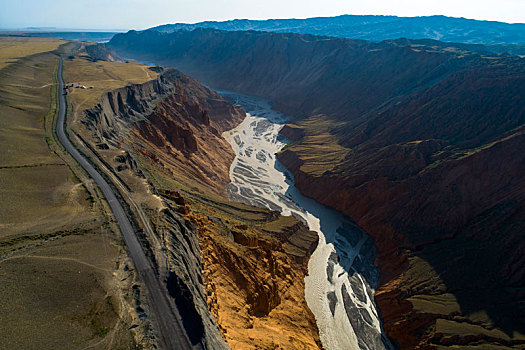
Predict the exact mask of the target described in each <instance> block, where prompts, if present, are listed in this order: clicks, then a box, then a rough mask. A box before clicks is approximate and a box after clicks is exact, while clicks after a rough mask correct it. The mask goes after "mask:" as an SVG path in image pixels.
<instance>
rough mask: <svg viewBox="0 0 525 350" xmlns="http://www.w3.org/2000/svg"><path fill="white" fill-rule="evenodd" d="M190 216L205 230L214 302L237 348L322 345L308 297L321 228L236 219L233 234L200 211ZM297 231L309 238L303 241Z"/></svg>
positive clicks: (205, 267) (204, 247)
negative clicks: (271, 226)
mask: <svg viewBox="0 0 525 350" xmlns="http://www.w3.org/2000/svg"><path fill="white" fill-rule="evenodd" d="M187 217H188V219H189V220H191V221H192V222H195V224H196V225H197V228H198V229H199V233H200V245H201V251H202V257H203V274H204V283H205V285H206V289H207V291H208V305H209V307H210V309H211V310H212V313H213V315H214V316H215V319H216V320H217V322H218V324H219V325H220V329H221V332H222V333H223V336H224V337H225V339H226V340H227V341H228V344H229V345H230V346H231V347H232V348H233V349H260V348H264V349H266V348H289V349H297V348H300V349H318V348H320V347H321V343H320V339H319V334H318V330H317V326H316V323H315V319H314V316H313V314H312V313H311V311H310V310H309V308H308V306H307V305H306V301H305V298H304V276H305V274H306V273H307V262H308V258H309V256H310V254H311V253H312V252H313V250H314V249H315V247H316V245H317V239H318V237H317V234H316V233H315V232H312V231H309V230H308V229H307V228H306V227H305V225H304V224H302V223H299V222H296V223H293V224H291V226H287V225H284V226H283V227H282V230H279V231H278V232H275V231H266V230H261V229H260V228H257V227H251V228H249V227H248V226H247V225H244V224H236V225H234V226H233V227H232V228H231V231H230V232H231V236H230V235H224V234H220V231H221V227H220V226H219V225H218V224H217V223H215V222H214V221H212V220H211V219H210V218H208V217H206V216H204V215H202V214H200V213H198V212H195V211H192V212H190V213H189V214H188V216H187ZM278 219H279V218H278V217H277V218H273V220H271V221H270V223H271V222H272V221H275V220H278ZM294 235H301V238H302V241H304V242H308V243H306V244H303V245H298V244H297V241H298V239H297V237H294ZM289 246H293V247H294V248H295V249H294V250H291V249H290V248H289Z"/></svg>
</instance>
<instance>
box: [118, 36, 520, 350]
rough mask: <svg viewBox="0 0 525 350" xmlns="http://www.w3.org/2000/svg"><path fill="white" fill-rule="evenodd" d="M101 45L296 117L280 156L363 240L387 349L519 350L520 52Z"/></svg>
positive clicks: (276, 42)
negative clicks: (375, 276)
mask: <svg viewBox="0 0 525 350" xmlns="http://www.w3.org/2000/svg"><path fill="white" fill-rule="evenodd" d="M109 45H110V46H111V47H112V48H113V49H114V50H116V52H117V53H118V54H120V55H122V56H124V57H133V58H136V59H140V60H146V61H149V62H155V63H157V64H162V65H166V66H172V67H176V68H178V69H180V70H182V71H184V72H186V73H188V74H190V75H192V76H194V77H196V78H197V79H199V80H201V81H203V82H205V83H207V84H209V85H210V86H213V87H214V88H220V89H227V90H231V91H236V92H239V93H243V94H249V95H254V96H260V97H263V98H266V99H270V100H272V101H275V105H274V106H273V108H274V109H276V110H278V111H280V112H283V113H285V114H288V115H290V116H292V117H293V118H294V119H293V120H292V121H290V122H289V124H290V125H288V126H287V127H286V128H284V129H283V134H285V135H286V136H287V137H289V138H291V139H292V143H291V144H290V145H288V146H287V147H286V148H285V149H284V150H283V151H282V152H280V153H279V154H278V159H279V161H281V162H282V164H283V165H284V166H285V167H286V168H287V169H288V170H290V171H291V172H292V173H293V176H294V179H295V185H296V186H297V188H298V189H299V190H300V191H301V192H302V193H303V194H305V195H306V196H308V197H311V198H313V199H315V200H317V201H319V202H320V203H323V204H326V205H328V206H331V207H333V208H336V209H338V210H340V211H341V212H343V213H344V214H346V215H348V216H349V217H350V218H352V219H353V220H354V221H355V222H356V223H357V224H358V225H359V226H360V227H362V228H363V229H364V230H365V231H366V232H367V233H368V234H369V235H370V236H372V237H373V238H374V240H375V243H376V245H377V249H378V255H377V258H376V263H377V265H378V267H379V269H380V277H381V279H380V284H379V287H378V289H377V291H376V294H375V298H376V302H377V304H378V306H379V309H380V310H381V313H382V318H383V321H384V328H385V331H386V334H387V335H388V337H389V338H390V339H391V340H393V341H394V342H395V343H396V344H397V345H398V346H400V347H401V348H436V347H441V348H443V347H448V346H456V347H458V346H460V347H461V346H464V347H468V346H482V347H483V346H485V347H490V348H497V347H503V348H505V347H506V348H520V347H521V346H523V344H524V343H525V336H524V334H525V331H524V329H525V327H524V324H523V320H522V318H521V317H520V315H523V314H524V311H525V310H523V304H522V302H521V301H522V300H523V292H524V289H523V285H524V279H525V276H524V274H523V271H524V265H525V261H524V258H523V257H524V256H525V255H524V254H523V252H524V249H525V246H524V239H523V232H524V221H523V217H525V216H524V215H523V214H524V213H523V206H524V204H525V203H524V200H523V198H524V197H525V196H524V193H523V191H524V189H525V186H524V182H523V181H524V180H523V176H522V174H523V173H525V169H524V164H525V162H524V159H523V152H521V151H520V150H521V149H522V148H523V141H524V138H523V131H524V126H523V125H524V124H525V103H524V101H523V97H524V96H523V93H522V92H523V91H525V61H524V60H523V59H522V58H520V57H518V56H512V55H493V54H487V53H486V52H481V51H480V50H478V49H475V50H474V49H473V50H472V51H471V50H469V47H468V46H462V45H456V44H443V43H440V42H433V41H428V40H427V41H417V40H416V41H411V40H394V41H385V42H381V43H371V42H366V41H360V40H349V39H340V38H327V37H316V36H312V35H298V34H275V33H262V32H223V31H218V30H209V29H195V30H194V31H191V32H189V31H180V32H173V33H160V32H157V31H155V30H148V31H144V32H135V31H131V32H128V33H127V34H119V35H116V36H115V37H114V38H113V39H112V40H111V42H110V43H109ZM495 300H497V302H495Z"/></svg>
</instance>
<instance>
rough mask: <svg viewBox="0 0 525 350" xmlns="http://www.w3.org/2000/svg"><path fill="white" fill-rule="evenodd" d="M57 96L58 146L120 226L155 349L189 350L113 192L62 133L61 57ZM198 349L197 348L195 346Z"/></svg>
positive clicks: (173, 309)
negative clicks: (85, 176)
mask: <svg viewBox="0 0 525 350" xmlns="http://www.w3.org/2000/svg"><path fill="white" fill-rule="evenodd" d="M58 86H59V88H58V93H59V105H58V107H59V111H58V120H57V125H56V135H57V137H58V140H59V141H60V143H61V144H62V146H63V147H64V148H65V149H66V151H67V152H68V153H69V154H71V156H72V157H73V158H74V159H75V160H76V161H77V162H78V164H80V166H81V167H82V168H84V170H85V171H86V172H87V173H88V174H89V176H91V178H92V179H93V180H94V181H95V183H96V184H97V185H98V187H99V188H100V190H101V191H102V193H103V194H104V197H106V200H107V202H108V203H109V206H110V207H111V211H112V212H113V215H114V216H115V219H116V220H117V222H118V225H119V226H120V231H121V232H122V235H123V236H124V241H125V242H126V245H127V247H128V254H129V256H130V257H131V259H132V260H133V264H134V265H135V270H136V271H137V272H138V275H139V278H140V279H141V280H142V282H143V283H144V286H145V288H146V294H147V297H148V304H149V306H150V310H151V313H152V315H151V316H152V319H153V321H154V324H155V325H156V326H157V327H156V328H157V333H158V337H159V339H158V341H159V346H161V347H162V348H164V349H167V350H171V349H177V350H178V349H181V350H184V349H193V346H192V345H191V343H190V341H189V339H188V337H187V335H186V332H185V331H184V328H183V327H182V320H181V318H180V315H179V313H178V311H177V309H176V307H175V306H174V304H173V302H172V301H171V300H170V299H171V298H170V296H169V295H168V292H167V288H166V286H165V282H163V281H160V280H159V278H158V276H157V274H156V272H155V270H154V269H153V267H152V265H151V263H150V261H149V260H148V258H147V257H146V254H145V253H144V250H143V249H142V246H141V245H140V242H139V240H138V239H137V236H136V234H135V230H134V229H133V226H132V225H131V222H130V220H129V218H128V216H127V215H126V212H125V211H124V208H123V207H122V205H121V204H120V202H119V200H118V199H117V196H116V195H115V193H114V192H113V189H112V188H111V186H110V185H109V184H108V182H107V181H106V180H105V179H104V177H103V176H102V175H101V174H100V173H99V172H98V171H97V170H96V168H95V167H94V166H93V165H92V164H91V163H90V162H89V161H88V160H87V159H86V158H85V157H84V156H83V155H82V154H81V153H80V152H79V151H78V150H77V149H76V148H75V147H74V146H73V144H72V143H71V141H70V140H69V139H68V137H67V135H66V133H65V127H64V125H65V117H66V98H65V96H64V91H65V89H64V81H63V79H62V57H59V65H58ZM196 347H197V348H199V347H200V346H198V345H197V346H196Z"/></svg>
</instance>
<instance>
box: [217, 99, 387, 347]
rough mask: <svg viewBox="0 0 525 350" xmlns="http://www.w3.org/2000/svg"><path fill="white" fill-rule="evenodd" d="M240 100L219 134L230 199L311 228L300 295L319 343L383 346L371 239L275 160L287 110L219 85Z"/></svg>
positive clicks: (385, 343) (338, 345) (326, 345)
mask: <svg viewBox="0 0 525 350" xmlns="http://www.w3.org/2000/svg"><path fill="white" fill-rule="evenodd" d="M222 93H223V94H224V95H227V96H229V97H231V98H233V99H234V100H236V101H237V103H238V104H240V105H242V106H243V107H244V109H245V111H246V112H247V117H246V119H245V120H244V121H243V122H242V123H241V124H240V125H239V126H238V127H237V128H235V129H233V130H231V131H227V132H225V133H224V134H223V136H224V137H225V138H226V139H227V140H228V141H229V142H230V144H231V145H232V147H233V149H234V150H235V153H236V155H237V156H236V158H235V160H234V162H233V164H232V166H231V169H230V178H231V181H232V182H231V183H230V184H229V185H228V194H229V196H230V198H231V199H232V200H235V201H239V202H244V203H247V204H251V205H255V206H259V207H266V208H270V209H272V210H278V211H280V212H281V213H282V214H283V215H294V216H296V217H298V218H300V219H301V220H302V221H304V222H306V223H307V224H308V226H309V227H310V229H311V230H314V231H316V232H318V233H319V245H318V247H317V249H316V250H315V252H314V253H313V254H312V256H311V258H310V261H309V264H308V276H307V277H306V278H305V286H306V287H305V295H306V301H307V303H308V306H309V307H310V309H311V310H312V312H313V313H314V315H315V318H316V321H317V325H318V328H319V332H320V337H321V341H322V343H323V346H324V347H325V348H326V349H328V350H330V349H337V350H339V349H389V348H390V347H391V345H390V343H389V342H388V340H387V339H386V337H385V336H384V335H383V334H382V328H381V322H380V318H379V316H378V312H377V308H376V305H375V302H374V298H373V295H374V288H376V287H377V284H378V282H379V274H378V271H377V269H376V267H375V266H374V264H373V262H374V256H375V247H374V243H373V241H372V240H371V239H370V237H368V236H367V235H366V234H365V232H364V231H363V230H361V229H360V228H359V227H358V226H357V225H356V224H355V223H354V222H352V220H350V219H349V218H348V217H346V216H344V215H343V214H341V213H340V212H337V211H335V210H333V209H330V208H328V207H326V206H324V205H321V204H319V203H317V202H315V201H314V200H312V199H309V198H306V197H304V196H303V195H301V193H300V192H299V191H298V190H297V189H296V188H295V187H294V185H293V176H291V174H289V172H288V171H287V170H286V169H285V168H284V167H283V166H282V165H281V164H280V163H279V162H278V161H277V160H276V158H275V153H277V152H278V151H279V150H281V148H283V147H284V146H285V145H286V140H283V139H282V138H281V137H279V135H278V134H279V130H280V129H281V128H282V127H283V126H284V123H285V122H286V120H287V117H286V116H284V115H282V114H281V113H279V112H276V111H274V110H272V109H271V104H270V102H269V101H266V100H262V99H259V98H254V97H248V96H242V95H237V94H233V93H228V92H222Z"/></svg>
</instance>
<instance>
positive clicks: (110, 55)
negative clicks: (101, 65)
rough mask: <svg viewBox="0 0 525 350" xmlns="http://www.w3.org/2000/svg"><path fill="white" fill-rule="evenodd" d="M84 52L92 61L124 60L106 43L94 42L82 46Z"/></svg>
mask: <svg viewBox="0 0 525 350" xmlns="http://www.w3.org/2000/svg"><path fill="white" fill-rule="evenodd" d="M84 48H85V50H86V53H87V54H88V55H89V57H90V58H91V59H92V60H93V61H95V62H96V61H99V60H100V61H109V62H124V60H123V59H122V58H121V57H120V56H119V55H117V53H116V52H115V51H113V49H112V48H111V47H109V46H108V45H107V44H94V45H85V46H84Z"/></svg>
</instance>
